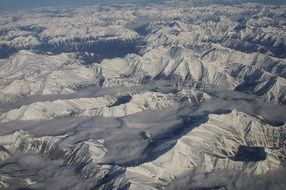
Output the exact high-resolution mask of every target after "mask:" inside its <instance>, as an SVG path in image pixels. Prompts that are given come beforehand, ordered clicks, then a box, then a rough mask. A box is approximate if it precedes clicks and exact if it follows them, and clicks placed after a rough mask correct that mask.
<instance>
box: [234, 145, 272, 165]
mask: <svg viewBox="0 0 286 190" xmlns="http://www.w3.org/2000/svg"><path fill="white" fill-rule="evenodd" d="M266 157H267V153H266V152H265V148H264V147H249V146H244V145H241V146H240V147H239V148H238V151H237V153H236V155H235V156H234V157H232V158H231V159H232V160H234V161H243V162H258V161H262V160H265V159H266Z"/></svg>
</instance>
